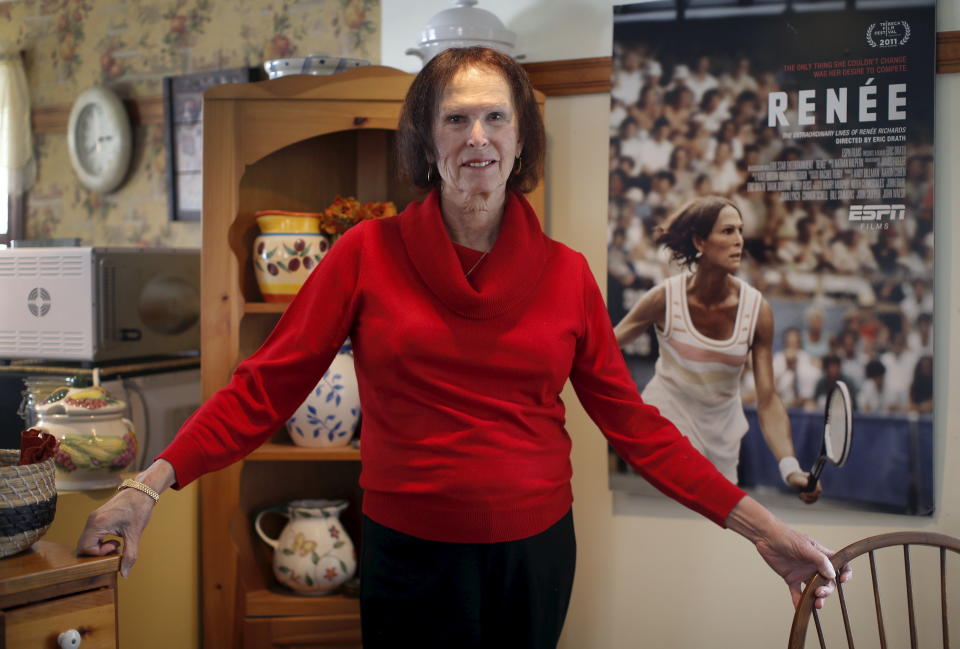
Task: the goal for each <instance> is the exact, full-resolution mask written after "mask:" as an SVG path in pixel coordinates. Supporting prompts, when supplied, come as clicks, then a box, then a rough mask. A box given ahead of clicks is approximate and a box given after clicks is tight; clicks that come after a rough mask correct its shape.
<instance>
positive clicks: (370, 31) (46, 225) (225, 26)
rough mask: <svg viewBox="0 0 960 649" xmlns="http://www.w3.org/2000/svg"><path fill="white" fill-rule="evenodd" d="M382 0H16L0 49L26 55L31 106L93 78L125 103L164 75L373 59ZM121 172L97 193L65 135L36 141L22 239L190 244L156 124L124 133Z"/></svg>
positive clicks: (191, 228)
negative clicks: (79, 173) (118, 180)
mask: <svg viewBox="0 0 960 649" xmlns="http://www.w3.org/2000/svg"><path fill="white" fill-rule="evenodd" d="M379 29H380V0H326V1H321V2H298V3H283V2H274V1H273V0H231V1H229V2H228V1H226V0H169V1H166V2H117V1H116V0H43V1H39V2H38V1H34V0H15V1H14V2H3V3H0V46H2V47H4V48H6V47H9V48H10V49H20V50H23V51H24V52H25V56H24V66H25V69H26V72H27V81H28V84H29V86H30V95H31V101H32V104H33V106H34V108H38V107H51V106H67V107H69V106H70V105H71V103H72V102H73V101H74V99H75V98H76V97H77V95H78V94H79V93H80V92H81V91H82V90H84V89H85V88H87V87H89V86H91V85H94V84H102V85H106V86H107V87H109V88H111V89H113V90H115V91H116V92H117V93H118V94H119V95H120V96H121V97H123V98H133V97H159V96H160V95H161V94H162V92H163V91H162V82H163V77H164V76H171V75H179V74H186V73H192V72H201V71H206V70H222V69H228V68H239V67H257V66H260V65H261V64H262V63H263V62H264V61H267V60H270V59H275V58H282V57H287V56H305V55H307V54H310V53H325V54H329V55H332V56H344V57H349V58H359V59H366V60H369V61H373V62H377V61H379V59H380V38H379ZM134 141H135V143H134V150H133V161H132V163H131V171H130V173H129V175H128V177H127V178H126V180H125V182H124V184H123V185H121V186H120V188H119V189H118V190H116V191H115V192H113V193H111V194H106V195H101V194H98V193H96V192H91V191H88V190H87V189H86V188H84V187H83V186H82V185H81V184H80V183H79V181H78V180H77V178H76V176H75V175H74V173H73V169H72V167H71V166H70V161H69V154H68V149H67V138H66V134H65V133H45V134H41V135H38V136H37V137H36V142H35V146H36V151H37V161H38V169H37V183H36V185H35V186H34V187H33V189H32V190H31V191H30V193H29V198H28V205H27V209H28V218H27V236H28V237H80V238H81V239H82V240H83V244H84V245H112V246H130V245H132V246H184V247H198V246H199V245H200V224H199V223H196V222H192V223H191V222H188V223H184V222H171V221H170V220H169V217H168V208H167V178H166V173H167V168H166V160H165V157H164V156H165V145H164V129H163V126H162V125H159V124H150V125H146V126H140V127H138V128H136V129H134Z"/></svg>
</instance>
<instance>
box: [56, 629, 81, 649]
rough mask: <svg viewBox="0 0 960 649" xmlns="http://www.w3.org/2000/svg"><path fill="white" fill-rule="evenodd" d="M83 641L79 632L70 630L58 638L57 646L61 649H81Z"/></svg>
mask: <svg viewBox="0 0 960 649" xmlns="http://www.w3.org/2000/svg"><path fill="white" fill-rule="evenodd" d="M82 640H83V638H82V637H80V632H79V631H77V630H76V629H70V630H68V631H64V632H63V633H61V634H60V635H58V636H57V646H58V647H60V649H79V647H80V642H81V641H82Z"/></svg>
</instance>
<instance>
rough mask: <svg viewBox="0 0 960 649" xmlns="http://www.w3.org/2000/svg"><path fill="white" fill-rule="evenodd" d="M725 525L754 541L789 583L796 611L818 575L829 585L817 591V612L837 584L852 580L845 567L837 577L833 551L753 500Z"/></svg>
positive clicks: (747, 500)
mask: <svg viewBox="0 0 960 649" xmlns="http://www.w3.org/2000/svg"><path fill="white" fill-rule="evenodd" d="M726 523H727V527H729V528H730V529H731V530H733V531H735V532H737V533H738V534H741V535H743V536H744V537H746V538H747V539H749V540H751V541H753V544H754V545H755V546H756V548H757V552H759V553H760V556H761V557H763V560H764V561H766V562H767V565H768V566H770V567H771V568H773V571H774V572H776V573H777V574H778V575H780V577H781V578H783V580H784V581H785V582H787V588H789V589H790V597H791V598H792V599H793V605H794V607H796V605H797V604H798V603H799V602H800V596H801V594H802V593H803V585H804V584H805V583H807V582H809V581H810V580H811V579H813V577H814V576H815V575H817V574H818V573H819V574H821V575H823V577H824V579H827V580H828V581H827V583H826V584H824V585H822V586H820V587H818V588H817V594H816V596H817V598H816V601H815V602H814V606H816V607H817V608H823V604H824V601H825V600H826V598H827V597H829V596H830V595H831V594H832V593H833V591H834V589H835V588H836V582H837V580H839V581H840V583H845V582H847V581H849V580H850V579H851V578H852V577H853V571H852V570H851V569H850V566H843V567H842V568H841V569H840V574H839V575H837V571H836V570H834V568H833V564H832V563H831V562H830V556H831V555H832V554H833V553H832V552H831V551H830V550H828V549H827V548H825V547H824V546H822V545H820V543H818V542H817V541H815V540H813V539H811V538H810V537H809V536H807V535H806V534H801V533H800V532H797V531H796V530H794V529H792V528H790V527H788V526H787V525H785V524H784V523H782V522H781V521H780V520H779V519H778V518H777V517H776V516H774V515H773V514H771V513H770V512H769V511H768V510H767V509H766V508H765V507H764V506H763V505H761V504H760V503H758V502H757V501H756V500H754V499H753V498H751V497H750V496H744V498H743V499H741V500H740V502H739V503H737V506H736V507H734V508H733V511H731V512H730V515H729V516H728V517H727V521H726Z"/></svg>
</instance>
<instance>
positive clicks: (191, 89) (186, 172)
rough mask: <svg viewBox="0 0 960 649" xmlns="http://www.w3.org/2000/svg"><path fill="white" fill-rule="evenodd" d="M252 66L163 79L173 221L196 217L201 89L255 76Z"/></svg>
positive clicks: (200, 192) (199, 200)
mask: <svg viewBox="0 0 960 649" xmlns="http://www.w3.org/2000/svg"><path fill="white" fill-rule="evenodd" d="M253 74H254V72H253V69H252V68H234V69H230V70H211V71H209V72H198V73H195V74H184V75H180V76H176V77H164V79H163V121H164V139H165V140H166V149H167V203H168V205H169V209H170V219H171V220H173V221H199V220H200V214H201V211H202V201H203V178H202V171H203V93H204V91H205V90H207V89H208V88H211V87H213V86H217V85H220V84H222V83H247V82H248V81H253V80H255V79H254V77H253Z"/></svg>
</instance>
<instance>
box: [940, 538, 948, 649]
mask: <svg viewBox="0 0 960 649" xmlns="http://www.w3.org/2000/svg"><path fill="white" fill-rule="evenodd" d="M940 611H941V613H942V614H943V649H950V624H949V622H948V621H947V549H946V548H940Z"/></svg>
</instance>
